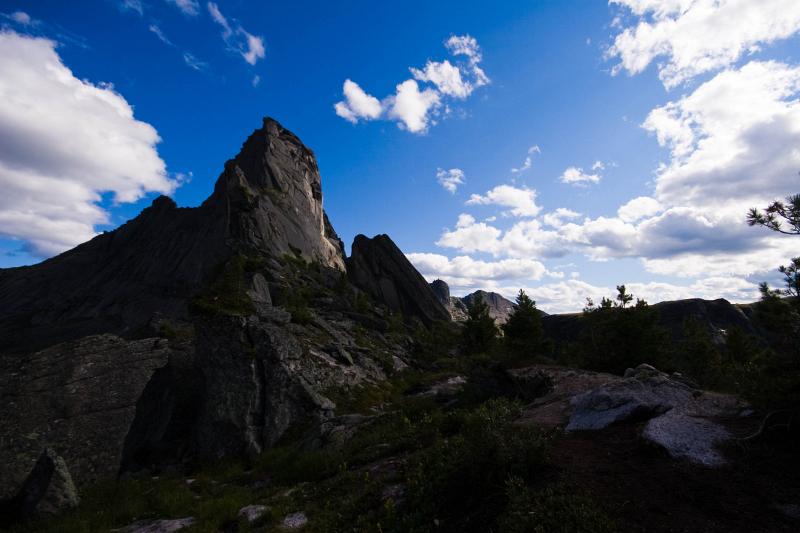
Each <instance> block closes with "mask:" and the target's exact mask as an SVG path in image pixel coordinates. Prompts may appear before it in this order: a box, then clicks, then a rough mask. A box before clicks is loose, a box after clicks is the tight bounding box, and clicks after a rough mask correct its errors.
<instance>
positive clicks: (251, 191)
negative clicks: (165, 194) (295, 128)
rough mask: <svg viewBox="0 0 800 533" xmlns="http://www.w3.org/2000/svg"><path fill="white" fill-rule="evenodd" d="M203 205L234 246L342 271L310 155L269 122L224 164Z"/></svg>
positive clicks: (291, 136) (340, 248)
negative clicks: (294, 257)
mask: <svg viewBox="0 0 800 533" xmlns="http://www.w3.org/2000/svg"><path fill="white" fill-rule="evenodd" d="M203 206H204V207H207V208H210V209H213V210H214V211H216V212H217V213H216V214H217V217H216V218H217V219H218V220H220V221H224V223H225V224H226V234H227V235H228V238H229V241H230V242H231V243H232V246H234V247H236V248H241V247H244V248H245V249H252V250H253V251H256V252H263V251H267V252H271V253H273V254H277V255H282V254H285V253H295V254H299V255H301V256H303V257H304V258H305V259H307V260H310V261H317V262H319V263H321V264H323V265H326V266H331V267H334V268H338V269H340V270H344V249H343V246H342V244H341V241H340V240H339V237H338V236H337V235H336V233H335V231H334V230H333V228H332V226H331V225H330V223H329V222H328V221H327V219H326V216H325V212H324V210H323V207H322V179H321V177H320V174H319V167H318V166H317V161H316V159H315V158H314V154H313V153H312V152H311V150H310V149H309V148H307V147H306V146H305V145H304V144H303V143H302V141H300V139H299V138H298V137H297V136H296V135H294V134H293V133H292V132H290V131H289V130H287V129H285V128H284V127H283V126H281V125H280V124H279V123H278V122H277V121H276V120H274V119H272V118H268V117H267V118H264V122H263V125H262V127H261V128H260V129H257V130H256V131H254V132H253V133H252V134H251V135H250V137H248V138H247V140H246V141H245V143H244V144H243V145H242V149H241V151H240V152H239V154H238V155H237V156H236V157H235V158H233V159H231V160H229V161H227V162H226V163H225V169H224V171H223V172H222V174H221V175H220V177H219V179H218V180H217V183H216V186H215V187H214V193H213V194H212V195H211V197H210V198H209V199H208V200H206V202H205V203H204V204H203ZM245 251H246V250H245Z"/></svg>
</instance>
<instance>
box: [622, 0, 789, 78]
mask: <svg viewBox="0 0 800 533" xmlns="http://www.w3.org/2000/svg"><path fill="white" fill-rule="evenodd" d="M610 1H611V3H615V4H618V5H621V6H624V7H626V8H628V9H629V10H630V11H631V12H632V13H633V14H635V15H636V16H638V23H637V24H636V26H635V27H626V28H624V29H622V31H621V33H619V34H618V35H617V36H616V38H615V40H614V44H613V46H612V47H611V48H610V49H609V50H608V52H607V54H608V56H609V57H618V58H619V59H620V63H619V64H617V65H616V66H615V67H614V69H613V73H617V72H619V71H620V70H623V69H624V70H626V71H627V72H628V73H630V74H638V73H639V72H642V71H643V70H644V69H645V68H647V66H648V65H649V64H650V63H652V62H653V61H654V60H656V58H659V57H666V61H665V62H663V63H661V64H659V66H658V70H659V77H660V78H661V80H662V82H663V83H664V85H665V86H666V87H667V88H672V87H675V86H677V85H679V84H681V83H683V82H685V81H687V80H689V79H691V78H693V77H695V76H697V75H698V74H702V73H704V72H709V71H713V70H717V69H720V68H725V67H727V66H729V65H731V64H733V63H734V62H735V61H737V60H738V59H739V58H740V57H742V56H743V55H745V54H750V53H753V52H755V51H757V50H759V49H760V47H761V46H762V45H764V44H769V43H773V42H775V41H777V40H780V39H785V38H787V37H790V36H792V35H794V34H795V33H797V32H798V31H800V2H797V1H796V0H757V1H754V0H670V1H664V0H610Z"/></svg>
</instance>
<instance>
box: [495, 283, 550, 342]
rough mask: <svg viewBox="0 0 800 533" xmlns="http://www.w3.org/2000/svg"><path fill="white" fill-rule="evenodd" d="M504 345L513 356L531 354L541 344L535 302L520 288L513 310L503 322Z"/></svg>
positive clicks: (537, 311) (540, 322) (540, 323)
mask: <svg viewBox="0 0 800 533" xmlns="http://www.w3.org/2000/svg"><path fill="white" fill-rule="evenodd" d="M503 334H504V335H505V337H504V339H505V345H506V348H507V349H508V351H509V352H510V353H511V354H512V355H514V356H527V355H532V354H534V353H535V352H536V351H538V350H539V348H541V345H542V320H541V317H540V315H539V310H538V309H536V302H535V301H533V300H531V299H530V297H529V296H528V295H527V294H525V291H523V290H522V289H520V291H519V294H518V295H517V301H516V304H515V305H514V311H513V312H512V313H511V315H510V316H509V317H508V320H507V321H506V323H505V324H503Z"/></svg>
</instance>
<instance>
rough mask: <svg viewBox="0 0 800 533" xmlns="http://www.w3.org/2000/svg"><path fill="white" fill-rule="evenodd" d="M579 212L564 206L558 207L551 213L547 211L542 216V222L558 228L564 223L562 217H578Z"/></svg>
mask: <svg viewBox="0 0 800 533" xmlns="http://www.w3.org/2000/svg"><path fill="white" fill-rule="evenodd" d="M579 216H581V214H580V213H577V212H575V211H573V210H572V209H567V208H566V207H559V208H558V209H556V210H555V211H553V212H551V213H547V214H545V215H544V216H543V217H542V222H544V223H545V224H547V225H548V226H551V227H554V228H558V227H560V226H561V225H562V224H563V223H564V219H572V218H578V217H579Z"/></svg>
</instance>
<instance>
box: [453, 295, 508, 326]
mask: <svg viewBox="0 0 800 533" xmlns="http://www.w3.org/2000/svg"><path fill="white" fill-rule="evenodd" d="M477 298H480V299H481V300H483V302H484V303H485V304H486V305H488V306H489V316H490V317H492V318H494V321H495V322H496V323H497V324H505V323H506V321H507V320H508V317H509V316H510V315H511V313H513V312H514V302H512V301H511V300H509V299H508V298H505V297H503V295H501V294H498V293H496V292H486V291H475V292H473V293H472V294H468V295H466V296H464V297H463V298H461V301H462V302H464V304H465V305H466V306H470V305H472V302H473V301H474V300H475V299H477Z"/></svg>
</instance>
